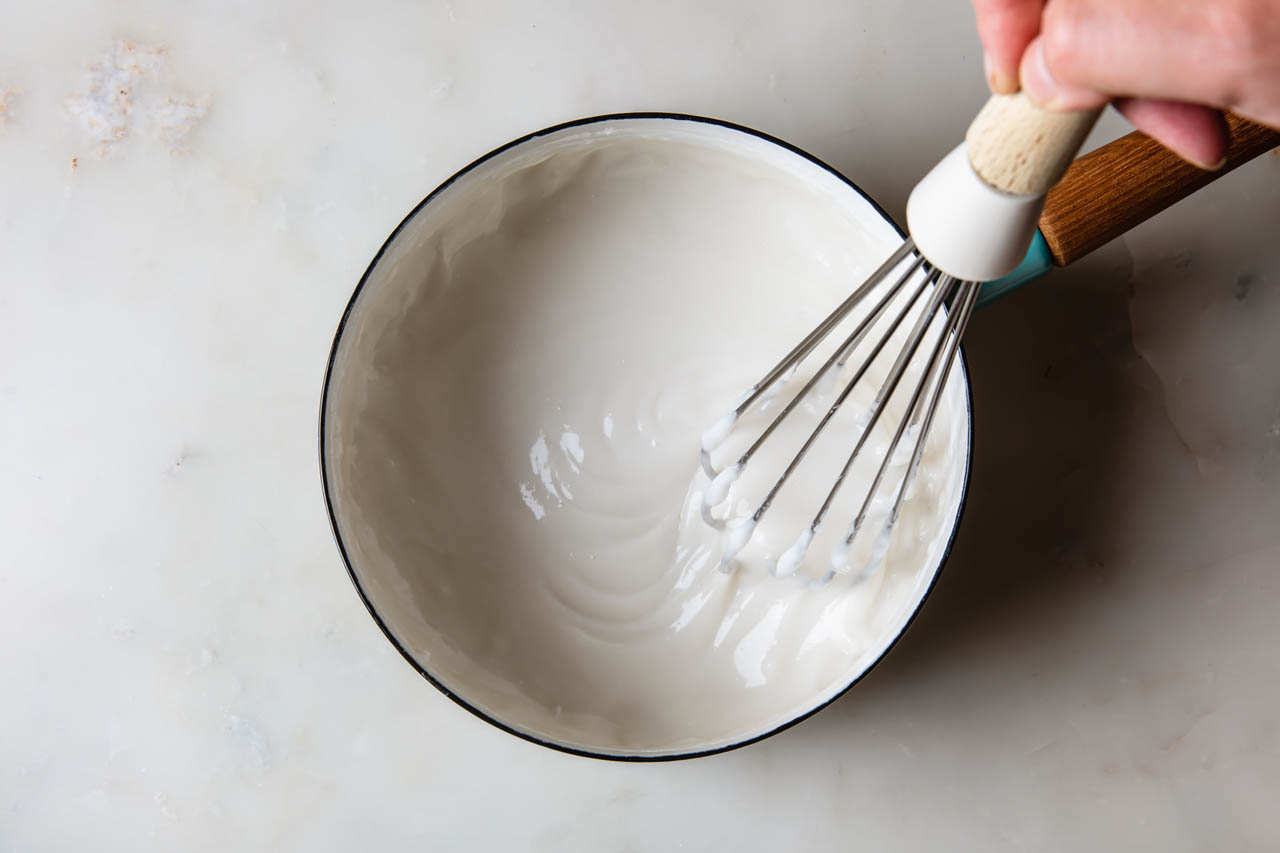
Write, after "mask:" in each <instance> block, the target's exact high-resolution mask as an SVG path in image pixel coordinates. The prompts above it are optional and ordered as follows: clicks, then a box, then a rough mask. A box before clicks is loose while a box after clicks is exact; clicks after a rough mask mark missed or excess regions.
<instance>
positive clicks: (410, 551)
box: [325, 119, 968, 755]
mask: <svg viewBox="0 0 1280 853" xmlns="http://www.w3.org/2000/svg"><path fill="white" fill-rule="evenodd" d="M899 240H900V238H899V237H898V235H897V234H896V232H894V230H893V229H892V227H891V226H889V225H888V224H887V223H886V222H885V221H884V220H883V219H882V218H881V217H880V216H879V215H878V214H877V213H876V212H875V210H874V209H873V208H872V207H871V206H870V205H869V204H868V203H866V202H865V201H864V200H862V199H861V198H860V197H859V196H857V195H856V193H854V192H853V191H852V190H851V189H849V188H848V187H847V186H846V185H844V184H843V183H841V182H840V181H839V180H838V179H836V178H835V177H834V176H832V175H830V174H829V173H827V172H825V171H824V170H822V169H821V168H819V167H817V166H815V165H814V164H812V163H809V162H808V161H806V160H803V159H802V158H800V157H798V156H796V155H793V154H791V153H790V152H787V151H785V150H783V149H781V148H777V147H775V146H773V145H772V144H770V143H767V142H765V141H762V140H758V139H755V138H754V137H749V136H746V135H745V134H740V133H737V132H734V131H730V130H726V129H724V128H720V127H717V126H713V125H703V124H696V123H691V122H675V121H665V120H661V119H654V120H644V121H641V120H632V121H618V122H612V123H605V124H601V125H586V126H584V127H581V128H574V129H570V130H567V131H561V132H559V133H558V134H553V135H551V136H549V137H545V138H543V139H540V140H535V142H533V143H527V144H526V145H524V146H521V147H519V148H517V149H514V150H513V151H510V152H507V153H506V154H504V155H500V156H498V157H496V158H494V159H491V160H490V161H488V162H487V163H485V164H482V165H481V166H480V167H478V168H476V169H474V170H472V171H471V172H469V173H467V174H466V175H464V176H463V177H462V178H461V179H460V180H458V181H457V182H455V183H454V184H453V185H452V186H451V187H449V188H447V189H446V190H444V191H443V192H442V193H441V194H440V195H439V197H438V198H436V199H435V200H433V201H432V202H431V203H430V204H428V205H426V206H425V207H424V208H423V209H422V210H421V211H420V212H419V213H418V214H417V215H416V216H415V217H414V218H412V219H411V220H410V221H409V222H408V223H407V225H406V226H404V228H403V230H402V231H401V233H400V234H399V235H398V237H397V238H396V239H395V240H394V241H393V242H392V243H391V245H390V246H389V247H388V249H387V251H386V253H385V254H384V256H383V257H382V258H381V260H380V261H379V262H378V264H377V265H376V267H375V269H374V272H373V273H372V275H371V276H370V278H369V280H368V282H367V283H366V285H365V287H364V289H363V291H362V293H361V294H360V296H359V298H358V299H357V301H356V306H355V309H354V311H353V313H352V315H351V317H350V319H349V321H348V322H347V325H346V328H345V330H344V333H343V338H342V341H341V344H340V346H339V350H338V355H337V360H336V362H335V372H334V376H333V380H332V387H331V389H330V395H329V403H328V411H327V413H326V427H325V428H326V431H327V432H326V446H327V448H328V450H327V454H328V459H327V469H328V476H329V477H330V493H331V496H332V499H333V503H334V511H335V516H336V519H337V524H338V528H339V532H340V535H341V537H342V540H343V542H344V544H345V547H346V550H347V554H348V558H349V560H350V562H351V565H352V567H353V571H354V572H355V575H356V577H357V580H358V582H359V583H360V586H361V588H362V590H363V591H364V592H365V594H366V596H367V597H368V599H369V600H370V602H371V604H372V605H373V607H374V609H375V610H376V611H377V612H378V614H379V616H380V618H381V619H382V620H383V622H384V623H385V625H386V627H387V629H388V630H389V632H390V633H391V634H392V635H393V636H394V637H395V639H396V640H397V642H398V643H399V644H401V645H402V646H403V647H404V648H405V649H407V651H408V652H409V654H411V655H412V656H413V657H414V659H415V660H416V661H417V662H418V663H419V664H420V665H421V666H422V667H423V668H424V669H425V670H426V671H427V672H429V673H430V674H431V675H432V676H433V677H434V678H435V679H437V680H438V681H439V682H440V683H441V684H442V685H443V686H444V687H445V688H446V689H448V690H450V691H452V692H453V693H455V694H457V695H458V696H460V697H461V698H462V699H463V700H465V701H466V702H467V703H469V704H471V705H472V706H474V707H476V708H478V709H479V710H481V711H483V712H484V713H486V714H488V715H490V716H491V717H493V718H495V719H497V720H498V721H500V722H502V723H504V724H506V725H509V726H511V727H514V728H516V729H518V730H520V731H522V732H525V733H527V734H531V735H534V736H536V737H539V738H541V739H544V740H549V741H552V742H554V743H557V744H560V745H565V746H570V747H575V748H581V749H587V750H591V751H597V752H605V753H610V754H642V755H656V754H671V753H684V752H690V751H697V750H702V749H708V748H714V747H717V746H723V745H727V744H732V743H735V742H739V741H741V740H744V739H747V738H750V737H752V736H755V735H759V734H763V733H765V732H767V731H769V730H771V729H772V728H775V727H776V726H778V725H780V724H782V723H785V722H787V721H789V720H790V719H793V718H794V717H796V716H798V715H800V714H802V713H804V712H805V711H807V710H809V709H811V708H813V707H815V706H816V705H818V704H820V703H821V702H822V701H823V700H824V699H826V698H829V697H830V696H832V695H834V694H835V693H837V692H839V691H840V690H841V689H842V688H843V687H844V686H846V685H847V684H848V683H849V682H850V681H851V680H853V679H854V678H856V677H857V676H858V675H859V674H861V673H862V672H863V671H864V670H865V669H866V668H867V667H868V666H869V665H870V664H871V663H873V662H874V661H875V660H876V659H877V658H878V657H879V656H880V654H882V653H883V651H884V649H885V648H886V647H887V645H888V644H889V643H890V642H892V640H893V639H894V638H895V637H896V636H897V634H898V633H899V632H900V631H901V628H902V626H903V625H904V624H905V622H906V620H907V619H908V618H909V616H910V614H911V612H912V611H913V610H914V608H915V606H916V604H917V603H918V601H919V599H920V598H921V597H922V595H923V594H924V592H925V591H926V590H927V587H928V585H929V584H930V583H931V580H932V577H933V575H934V573H935V571H936V568H937V566H938V564H939V562H940V560H941V558H942V555H943V551H944V549H945V545H946V541H947V539H948V537H949V535H950V531H951V529H952V526H953V523H954V520H955V517H956V515H957V508H958V504H959V500H960V494H961V491H962V485H963V479H964V476H965V460H966V458H967V454H968V446H967V441H968V431H967V420H966V404H967V401H966V398H965V392H964V386H963V382H962V379H961V377H960V373H959V368H957V370H956V371H954V372H953V374H952V377H951V382H950V384H949V386H948V389H947V394H946V395H945V397H944V400H943V408H942V410H941V411H940V414H939V416H938V418H937V422H936V424H935V426H934V430H933V434H932V435H931V436H930V439H929V444H928V450H927V452H926V455H925V459H924V463H923V466H922V470H921V474H920V476H919V477H918V479H917V482H916V484H915V485H914V486H913V487H912V493H911V494H912V496H911V498H910V499H909V500H908V502H907V504H906V506H905V508H904V511H903V516H902V518H901V520H900V524H899V525H898V527H897V528H896V529H895V531H894V533H893V535H892V538H891V539H890V540H886V541H888V542H889V548H888V552H887V554H886V555H885V558H884V560H883V562H882V564H878V565H876V566H870V564H869V562H868V560H867V559H866V558H867V555H868V554H869V552H870V549H872V548H873V546H874V542H873V541H872V540H874V539H875V538H876V537H875V535H872V536H869V537H863V539H866V540H867V541H866V542H862V541H861V540H860V541H859V543H858V544H856V545H855V550H857V549H858V548H862V549H863V552H862V553H860V554H855V555H854V559H852V560H851V561H850V566H851V567H853V570H851V571H850V572H848V573H846V574H842V575H839V576H837V577H836V579H835V580H834V581H832V582H831V583H829V584H827V585H825V586H817V585H815V584H814V583H813V580H814V579H815V578H818V577H820V576H821V575H822V574H824V573H825V571H826V569H827V562H826V561H827V554H828V552H829V550H830V548H829V546H830V545H831V542H823V541H819V542H815V543H814V547H813V548H812V549H811V550H810V551H809V552H808V555H807V556H806V558H805V560H804V562H803V563H801V564H799V565H792V566H785V561H784V568H786V569H787V571H785V572H783V574H785V575H786V576H784V577H774V574H773V573H774V571H775V567H776V564H777V561H778V558H779V557H780V556H782V555H783V553H784V552H785V551H786V550H787V549H788V548H789V547H790V546H791V545H792V544H793V543H794V542H795V539H796V536H797V535H798V534H799V533H800V531H801V530H802V529H803V528H804V526H805V524H807V522H808V519H809V517H810V516H811V514H812V511H813V509H814V508H815V506H816V503H817V502H819V501H820V500H821V498H822V496H823V495H824V494H825V491H826V488H827V487H828V486H829V485H830V482H831V479H832V478H833V476H834V469H836V468H838V466H839V465H840V464H842V463H843V460H844V456H845V455H846V454H847V451H848V449H849V448H850V447H851V446H852V443H853V437H854V436H856V429H857V423H856V413H857V411H858V410H864V409H865V406H866V404H867V402H868V401H869V399H870V397H871V394H872V392H873V391H874V388H873V387H871V386H868V387H867V388H866V389H861V391H860V395H857V394H856V395H855V398H854V401H853V403H854V404H853V405H850V406H849V407H848V408H849V409H850V411H851V413H852V414H851V415H850V417H848V418H845V419H844V420H843V421H840V422H835V423H833V425H832V427H831V428H830V429H829V430H828V435H827V436H825V437H824V439H823V441H822V442H820V443H819V445H818V446H816V447H815V450H814V451H813V452H812V453H811V455H810V459H809V460H806V465H805V466H804V467H802V469H801V470H800V471H799V472H797V479H796V482H795V483H793V484H790V485H789V486H788V487H787V492H786V494H787V495H788V498H787V500H785V501H784V500H781V499H780V500H779V503H778V504H777V505H776V507H775V509H774V510H772V511H771V512H770V514H769V516H768V517H767V518H766V520H765V523H763V524H762V526H761V529H760V530H758V531H756V533H755V535H754V536H753V537H752V541H751V543H750V544H748V545H747V547H746V548H745V549H744V550H743V551H742V552H741V553H740V554H739V555H737V557H736V558H735V561H734V562H733V565H732V568H733V570H732V571H731V572H729V573H727V574H725V573H722V572H719V571H717V570H716V567H717V563H718V562H719V560H720V556H721V553H722V542H721V540H720V538H719V535H718V534H716V533H715V532H714V531H711V530H710V529H709V528H707V527H706V525H705V524H704V523H703V522H702V520H701V518H700V516H699V506H700V499H701V492H702V490H704V489H705V488H706V487H707V480H706V477H705V476H703V475H702V474H700V473H699V472H698V459H697V454H698V448H699V443H700V435H701V433H702V432H703V430H704V429H705V428H706V427H707V426H708V425H709V424H713V423H714V422H715V421H716V420H717V418H718V417H719V416H720V415H722V414H723V412H724V411H726V410H727V409H728V408H729V407H730V406H731V404H732V403H733V401H734V400H735V399H736V398H737V397H738V396H739V395H740V393H741V392H742V391H743V390H744V389H745V388H747V387H748V386H749V385H750V384H751V383H752V382H753V381H755V380H756V379H757V378H759V376H760V375H761V374H763V373H764V371H765V370H766V369H767V368H768V367H770V366H771V365H772V364H773V362H775V361H776V360H777V358H778V357H779V356H780V354H781V353H782V352H785V350H786V349H788V348H789V347H790V345H791V344H792V343H794V341H795V340H797V339H798V338H799V337H801V336H802V335H803V334H804V333H805V332H806V331H808V329H809V328H810V327H811V326H812V325H813V324H814V323H815V322H816V321H817V320H818V319H821V317H823V316H824V315H825V314H826V313H827V311H828V310H829V309H830V308H831V307H832V306H833V305H834V304H835V303H836V302H838V301H839V300H841V299H843V298H844V297H845V296H846V295H847V294H848V293H849V291H850V289H851V288H852V287H853V286H854V285H856V284H857V283H858V282H860V281H861V280H862V279H863V278H865V276H866V275H867V274H868V273H869V272H870V271H871V270H872V269H874V267H875V266H876V265H877V264H878V263H879V261H880V260H882V259H883V258H884V257H885V256H887V255H888V253H889V252H890V251H891V250H892V248H893V247H894V246H895V245H896V244H897V243H898V242H899ZM855 358H856V356H855ZM803 379H804V377H803V375H801V376H798V377H796V378H795V380H793V381H795V382H801V381H803ZM782 393H785V390H784V391H783V392H782ZM828 393H830V392H828ZM780 399H782V398H780ZM820 403H821V401H820V400H819V401H818V402H817V403H816V404H815V405H820ZM815 411H816V409H815V408H814V407H812V406H811V407H809V411H807V412H804V413H801V414H803V415H804V416H805V417H810V418H812V417H813V416H814V414H815ZM770 414H771V413H769V412H766V413H764V414H762V415H760V416H759V417H767V416H768V415H770ZM890 422H892V420H891V419H890ZM761 423H762V422H760V421H758V420H757V421H756V422H754V423H753V422H750V419H748V421H744V423H741V424H738V425H737V426H736V427H735V429H734V433H733V435H732V436H730V438H729V439H727V440H726V442H725V451H724V452H725V453H726V454H727V455H731V454H732V452H733V445H734V442H735V441H741V440H744V439H742V438H741V436H740V434H741V435H747V434H748V433H749V431H750V430H751V429H752V428H753V426H754V427H758V426H759V425H760V424H761ZM808 426H809V427H811V426H812V420H810V421H809V422H808ZM805 429H806V426H805V423H804V420H803V418H801V419H798V420H797V422H796V424H795V425H794V426H792V425H789V426H788V430H787V434H782V435H779V436H778V437H777V441H776V442H773V440H771V442H772V443H773V446H774V447H775V449H770V450H767V451H763V450H762V451H761V454H760V455H759V456H758V457H757V459H755V460H753V462H752V464H751V466H749V468H748V470H747V471H746V473H745V474H744V476H743V478H742V480H741V481H740V482H738V483H736V484H735V485H734V487H733V490H732V493H731V496H730V498H729V501H728V502H727V503H726V505H725V507H726V509H727V510H729V511H741V510H742V509H743V508H745V507H747V506H748V505H749V504H751V502H752V501H753V500H754V499H756V498H758V494H759V492H758V490H759V489H760V488H763V487H764V486H765V485H766V483H765V480H766V479H767V478H768V477H772V476H776V474H777V473H778V472H780V471H781V468H782V466H783V465H784V464H785V461H786V459H787V458H789V455H788V454H789V450H788V447H789V446H790V447H791V448H792V449H793V448H794V442H796V441H798V440H800V439H801V438H802V437H803V434H804V430H805ZM881 429H886V428H884V427H882V428H881ZM884 439H887V435H886V436H885V437H884ZM881 440H883V439H881ZM789 442H790V443H791V444H790V445H789V444H788V443H789ZM874 443H875V442H874V441H873V444H874ZM882 449H883V448H881V450H882ZM871 455H874V456H877V457H878V456H879V454H878V453H873V454H871ZM726 458H727V456H726ZM864 468H865V466H862V467H859V468H857V469H855V471H854V474H853V475H852V477H851V479H850V485H849V486H848V487H847V489H848V490H849V492H850V498H849V500H850V501H852V500H853V498H854V496H855V493H858V492H859V487H858V484H859V483H862V484H863V487H864V488H865V483H866V480H867V478H868V477H869V476H870V472H869V471H866V470H864ZM753 490H755V491H754V492H753ZM735 507H736V510H735ZM849 512H850V510H849V509H848V507H847V505H844V504H842V505H841V506H839V507H837V510H836V511H835V512H833V522H832V523H831V524H830V525H828V527H830V528H832V529H831V531H830V535H831V536H833V537H834V536H835V535H836V534H838V533H841V532H843V528H844V527H845V525H846V524H847V522H848V520H849V518H851V515H849V514H848V513H849ZM837 528H838V529H837ZM823 535H826V531H824V533H823V534H820V536H819V540H822V537H823Z"/></svg>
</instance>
